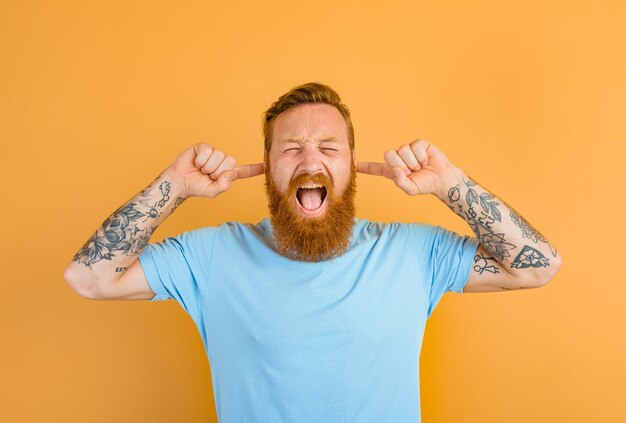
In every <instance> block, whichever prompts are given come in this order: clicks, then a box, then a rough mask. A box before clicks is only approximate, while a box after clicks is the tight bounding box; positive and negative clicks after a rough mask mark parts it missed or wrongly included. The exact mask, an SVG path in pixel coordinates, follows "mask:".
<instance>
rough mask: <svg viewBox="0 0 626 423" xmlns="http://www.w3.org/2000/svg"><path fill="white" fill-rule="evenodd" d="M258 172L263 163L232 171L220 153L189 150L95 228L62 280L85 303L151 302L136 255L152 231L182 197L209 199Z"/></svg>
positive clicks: (200, 146)
mask: <svg viewBox="0 0 626 423" xmlns="http://www.w3.org/2000/svg"><path fill="white" fill-rule="evenodd" d="M262 173H263V163H259V164H254V165H247V166H240V167H235V159H234V158H233V157H232V156H227V155H226V154H224V152H223V151H221V150H219V149H216V148H213V147H211V146H210V145H208V144H206V143H198V144H195V145H193V146H192V147H190V148H188V149H187V150H185V151H183V152H182V153H181V154H180V155H179V156H178V157H177V158H176V160H175V161H174V162H173V163H172V165H170V166H169V167H168V168H167V169H166V170H165V171H163V172H162V173H161V174H160V175H159V176H158V177H157V178H156V179H155V180H154V181H152V183H151V184H150V185H148V186H147V187H146V188H145V189H143V190H142V191H140V192H139V193H138V194H137V195H136V196H134V197H133V198H132V199H130V200H129V201H128V202H126V203H125V204H123V205H122V206H121V207H119V208H118V209H117V210H116V211H114V212H113V214H111V215H110V216H109V217H108V218H107V219H106V220H105V221H104V222H103V223H102V225H101V226H100V227H99V228H98V229H96V231H95V232H94V233H93V235H92V236H91V237H90V238H89V239H88V240H87V242H86V243H85V244H84V245H83V247H82V248H81V249H80V250H79V251H78V252H77V253H76V255H74V257H73V258H72V260H71V261H70V263H69V264H68V266H67V267H66V269H65V273H64V277H65V280H66V281H67V283H68V284H69V285H70V286H71V287H72V288H73V289H74V290H75V291H76V292H78V293H79V294H80V295H81V296H83V297H85V298H89V299H98V300H108V299H128V300H131V299H133V300H141V299H150V298H152V297H154V295H155V293H154V292H152V290H151V289H150V287H149V285H148V282H147V280H146V278H145V275H144V273H143V270H142V269H141V264H140V262H139V260H138V256H139V255H140V254H141V252H142V251H143V250H144V248H145V247H146V245H147V244H148V241H149V239H150V236H151V235H152V233H153V232H154V231H155V229H156V228H157V226H158V225H159V224H160V223H161V222H163V220H165V219H166V218H167V217H168V216H169V215H170V214H172V212H174V210H176V208H177V207H178V206H180V204H181V203H182V202H183V201H184V200H185V199H186V198H188V197H190V196H199V197H206V198H214V197H216V196H217V195H219V194H221V193H222V192H224V191H226V190H228V189H229V188H230V184H231V183H232V181H234V180H235V179H240V178H248V177H252V176H256V175H260V174H262Z"/></svg>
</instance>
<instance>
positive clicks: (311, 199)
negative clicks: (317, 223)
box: [296, 183, 327, 216]
mask: <svg viewBox="0 0 626 423" xmlns="http://www.w3.org/2000/svg"><path fill="white" fill-rule="evenodd" d="M326 197H327V191H326V187H325V186H324V185H322V184H317V183H312V184H306V185H304V186H301V187H300V188H298V190H297V191H296V203H297V204H298V206H299V207H298V209H299V210H300V212H301V213H302V214H304V215H306V216H317V215H319V214H321V213H322V211H323V209H324V208H325V206H326V203H327V202H326V201H325V200H326Z"/></svg>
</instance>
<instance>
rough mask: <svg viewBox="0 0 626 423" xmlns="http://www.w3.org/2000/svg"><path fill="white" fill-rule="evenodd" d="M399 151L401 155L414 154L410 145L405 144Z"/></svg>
mask: <svg viewBox="0 0 626 423" xmlns="http://www.w3.org/2000/svg"><path fill="white" fill-rule="evenodd" d="M398 151H399V152H401V153H405V154H411V152H412V150H411V147H410V146H409V145H407V144H404V145H402V146H400V148H399V149H398Z"/></svg>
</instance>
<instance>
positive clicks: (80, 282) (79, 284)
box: [63, 262, 95, 300]
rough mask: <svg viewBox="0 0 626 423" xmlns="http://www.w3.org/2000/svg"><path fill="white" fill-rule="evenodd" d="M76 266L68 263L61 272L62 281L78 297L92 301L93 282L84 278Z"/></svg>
mask: <svg viewBox="0 0 626 423" xmlns="http://www.w3.org/2000/svg"><path fill="white" fill-rule="evenodd" d="M76 266H77V265H76V263H74V262H70V264H68V265H67V267H66V268H65V270H64V272H63V279H65V282H66V283H67V284H68V285H69V286H70V288H72V290H73V291H74V292H76V293H77V294H78V295H80V296H81V297H83V298H86V299H88V300H94V299H95V297H94V289H93V286H94V284H93V282H92V281H89V280H88V279H87V278H85V274H84V272H81V270H80V269H77V268H76Z"/></svg>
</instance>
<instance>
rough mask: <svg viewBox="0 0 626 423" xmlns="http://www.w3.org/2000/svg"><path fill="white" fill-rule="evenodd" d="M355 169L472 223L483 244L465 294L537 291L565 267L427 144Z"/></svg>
mask: <svg viewBox="0 0 626 423" xmlns="http://www.w3.org/2000/svg"><path fill="white" fill-rule="evenodd" d="M357 170H358V171H359V172H362V173H368V174H372V175H380V176H385V177H387V178H389V179H392V180H393V181H394V182H395V184H396V185H397V186H398V187H399V188H401V189H402V190H403V191H404V192H406V193H407V194H409V195H419V194H433V195H435V196H437V197H438V198H439V199H440V200H441V201H443V202H444V203H445V204H446V205H447V206H448V207H449V208H450V209H451V210H452V211H454V212H455V213H456V214H458V215H459V216H461V217H462V218H463V219H464V220H465V221H466V222H467V223H468V224H469V226H470V227H471V228H472V231H474V234H476V238H477V239H478V242H479V244H480V245H479V246H478V248H477V250H476V255H475V257H474V265H473V266H472V269H471V271H470V276H469V279H468V282H467V284H466V286H465V289H464V290H463V292H494V291H508V290H512V289H521V288H535V287H538V286H542V285H544V284H545V283H547V282H548V281H549V280H550V279H552V278H553V277H554V275H555V274H556V272H557V271H558V270H559V269H560V267H561V256H560V255H559V253H558V252H557V251H556V248H554V246H552V245H551V244H550V243H549V242H548V240H546V238H544V237H543V236H542V235H541V234H540V233H539V232H538V231H537V230H536V229H534V228H533V227H532V226H531V225H530V224H529V223H528V222H527V221H526V220H525V219H524V218H523V217H521V216H520V215H519V214H517V213H516V212H515V211H514V210H513V209H512V208H511V207H509V206H508V205H507V204H506V203H505V202H504V201H503V200H501V199H499V198H497V197H496V196H495V195H493V194H492V193H490V192H489V191H487V190H486V189H485V188H484V187H482V186H480V185H479V184H478V183H477V182H476V181H473V180H472V179H471V178H470V177H469V176H467V174H465V173H464V172H463V171H462V170H461V169H459V168H457V167H456V166H454V165H452V164H451V163H450V162H449V161H448V159H447V157H446V156H445V155H444V154H443V152H442V151H441V150H439V149H438V148H437V147H436V146H434V145H433V144H432V143H430V142H428V141H426V140H423V139H420V140H416V141H413V142H412V143H411V144H409V145H403V146H401V147H400V148H398V149H397V150H388V151H387V152H386V153H385V163H370V162H359V163H358V164H357Z"/></svg>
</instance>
